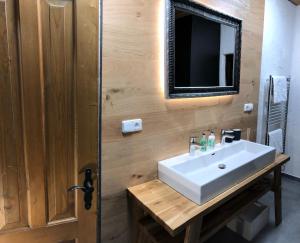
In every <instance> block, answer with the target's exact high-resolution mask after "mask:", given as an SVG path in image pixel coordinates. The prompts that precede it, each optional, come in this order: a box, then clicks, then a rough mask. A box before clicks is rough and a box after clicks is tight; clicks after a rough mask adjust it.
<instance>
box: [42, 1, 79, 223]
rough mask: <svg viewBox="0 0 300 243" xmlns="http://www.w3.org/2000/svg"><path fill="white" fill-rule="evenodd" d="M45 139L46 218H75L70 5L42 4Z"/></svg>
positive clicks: (72, 59)
mask: <svg viewBox="0 0 300 243" xmlns="http://www.w3.org/2000/svg"><path fill="white" fill-rule="evenodd" d="M41 11H42V14H41V16H42V27H43V28H42V35H43V42H42V46H43V57H44V62H43V63H44V77H45V86H44V88H45V97H44V104H45V137H46V167H47V189H48V190H47V194H48V216H49V219H48V220H50V221H53V220H59V219H65V218H68V217H75V201H74V200H75V198H74V193H68V192H67V190H66V188H68V187H71V186H72V185H76V184H77V182H76V180H75V169H77V166H76V163H77V162H76V155H75V150H76V148H75V146H76V141H75V103H76V101H75V88H76V83H75V77H74V71H75V70H74V65H75V59H74V57H75V53H74V47H75V46H74V44H75V42H74V30H75V26H74V2H73V1H67V0H66V1H52V0H51V1H48V0H44V1H43V6H42V10H41Z"/></svg>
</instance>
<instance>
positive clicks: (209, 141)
mask: <svg viewBox="0 0 300 243" xmlns="http://www.w3.org/2000/svg"><path fill="white" fill-rule="evenodd" d="M215 144H216V136H215V133H214V131H211V133H210V135H209V136H208V139H207V149H208V150H212V149H214V148H215Z"/></svg>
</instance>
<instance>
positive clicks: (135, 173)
mask: <svg viewBox="0 0 300 243" xmlns="http://www.w3.org/2000/svg"><path fill="white" fill-rule="evenodd" d="M197 1H198V2H200V3H202V4H205V5H207V6H209V7H211V8H214V9H216V10H218V11H221V12H224V13H226V14H229V15H232V16H235V17H238V18H241V19H243V40H242V41H243V42H242V61H241V91H240V94H239V95H236V96H226V97H212V98H197V99H181V100H168V99H166V98H165V97H164V91H163V86H164V83H163V75H164V74H163V46H162V43H163V25H162V23H163V4H164V3H163V0H155V1H146V0H123V1H119V0H109V1H104V11H103V12H104V15H103V17H104V23H103V24H104V28H103V31H104V33H103V93H102V94H103V110H102V113H103V128H102V141H103V154H102V163H103V165H102V166H103V167H102V168H103V170H102V240H103V242H116V243H117V242H124V243H126V242H129V240H128V227H129V226H128V222H127V217H128V210H127V199H126V188H127V187H129V186H133V185H136V184H139V183H143V182H145V181H148V180H151V179H153V178H155V177H156V176H157V161H159V160H162V159H166V158H168V157H172V156H175V155H177V154H180V153H184V152H187V150H188V138H189V136H191V135H193V134H199V132H200V131H201V130H203V129H204V130H205V129H210V128H229V127H237V128H243V129H246V128H251V131H252V134H251V138H252V139H255V133H256V120H257V103H258V91H259V76H260V64H261V49H262V35H263V16H264V1H263V0H228V1H222V0H197ZM246 102H253V103H254V105H255V106H254V107H255V111H254V112H253V113H251V114H245V113H243V104H244V103H246ZM131 118H142V119H143V126H144V130H143V132H141V133H137V134H133V135H128V136H123V135H122V133H121V121H122V120H125V119H131Z"/></svg>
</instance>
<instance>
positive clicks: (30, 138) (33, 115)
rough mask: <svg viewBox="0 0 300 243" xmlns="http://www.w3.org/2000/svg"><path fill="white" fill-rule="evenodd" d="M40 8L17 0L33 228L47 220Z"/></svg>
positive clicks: (31, 3)
mask: <svg viewBox="0 0 300 243" xmlns="http://www.w3.org/2000/svg"><path fill="white" fill-rule="evenodd" d="M40 7H41V6H40V1H28V0H20V1H19V11H20V13H19V14H20V16H19V21H20V40H19V41H20V63H21V67H20V71H21V74H22V110H23V129H24V131H23V133H24V144H25V146H24V149H25V163H26V173H27V180H28V181H27V186H28V193H27V195H28V215H29V218H28V220H29V225H30V226H31V227H32V228H36V227H40V226H44V225H45V224H46V222H47V211H46V198H45V195H46V191H45V189H46V188H45V166H44V163H45V157H46V156H45V134H44V125H45V124H44V102H43V99H44V97H43V95H44V93H43V92H41V91H42V90H44V75H43V66H42V51H41V33H40V28H41V16H40V14H41V13H40Z"/></svg>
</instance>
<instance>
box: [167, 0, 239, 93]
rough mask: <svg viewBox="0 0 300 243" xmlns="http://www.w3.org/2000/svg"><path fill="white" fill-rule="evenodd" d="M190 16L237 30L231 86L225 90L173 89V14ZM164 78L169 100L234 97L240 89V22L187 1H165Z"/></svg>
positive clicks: (202, 88)
mask: <svg viewBox="0 0 300 243" xmlns="http://www.w3.org/2000/svg"><path fill="white" fill-rule="evenodd" d="M176 9H178V10H181V11H185V12H190V13H192V14H194V15H198V16H201V17H204V18H206V19H209V20H212V21H214V22H218V23H220V24H226V25H229V26H231V27H233V28H235V29H236V37H235V60H234V73H233V76H234V80H233V86H230V87H229V86H228V87H189V88H182V87H175V10H176ZM166 28H167V30H166V67H165V68H166V78H167V82H166V83H167V84H166V86H167V87H166V88H167V92H166V94H167V96H168V98H193V97H208V96H221V95H234V94H238V93H239V89H240V63H241V46H242V20H240V19H237V18H234V17H231V16H228V15H226V14H223V13H220V12H217V11H215V10H212V9H210V8H207V7H205V6H203V5H200V4H197V3H194V2H191V1H189V0H166Z"/></svg>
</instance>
